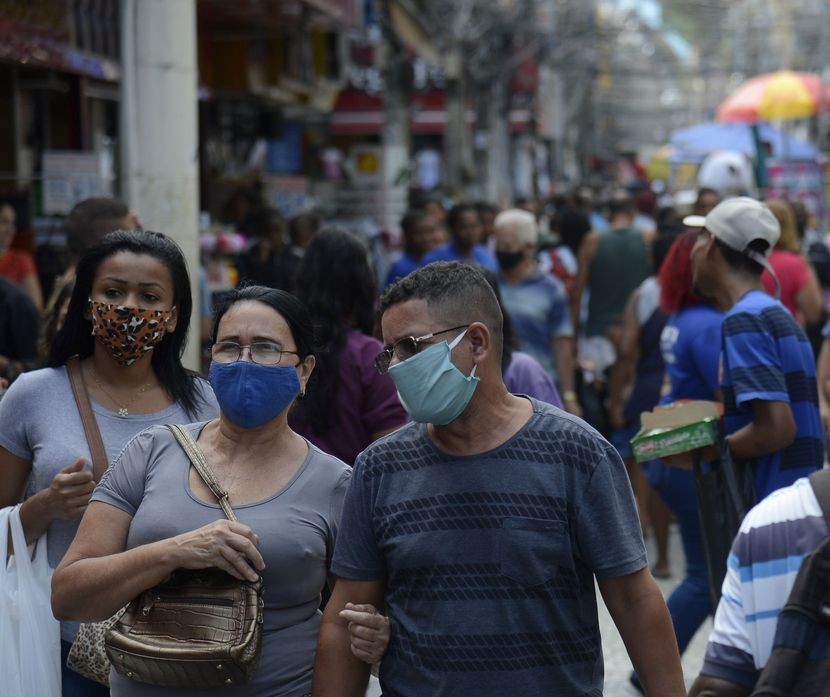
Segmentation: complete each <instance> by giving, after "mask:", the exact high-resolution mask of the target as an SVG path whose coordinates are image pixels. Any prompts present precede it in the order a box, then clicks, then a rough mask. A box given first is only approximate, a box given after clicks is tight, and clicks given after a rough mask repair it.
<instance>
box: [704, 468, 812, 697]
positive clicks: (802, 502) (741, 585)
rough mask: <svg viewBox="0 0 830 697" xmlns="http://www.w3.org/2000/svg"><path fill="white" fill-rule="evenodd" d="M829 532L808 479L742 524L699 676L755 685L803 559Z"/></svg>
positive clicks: (775, 496)
mask: <svg viewBox="0 0 830 697" xmlns="http://www.w3.org/2000/svg"><path fill="white" fill-rule="evenodd" d="M827 534H828V530H827V523H826V521H825V520H824V516H823V515H822V513H821V508H820V507H819V504H818V500H817V499H816V496H815V494H814V493H813V487H812V485H811V484H810V481H809V479H807V478H806V477H805V478H802V479H799V480H798V481H796V482H795V483H794V484H793V485H792V486H788V487H786V488H784V489H779V490H778V491H775V492H773V493H772V494H770V495H769V496H768V497H767V498H766V499H764V500H763V501H761V503H759V504H758V505H757V506H755V508H753V509H752V510H751V511H750V512H749V513H748V514H747V516H746V518H745V519H744V521H743V523H742V524H741V528H740V530H739V531H738V535H737V537H736V538H735V541H734V543H733V544H732V551H731V553H730V555H729V559H728V561H727V571H726V578H725V579H724V582H723V595H722V597H721V600H720V603H719V604H718V609H717V612H716V613H715V625H714V628H713V629H712V634H711V636H710V637H709V645H708V646H707V648H706V658H705V660H704V663H703V668H702V669H701V674H703V675H709V676H712V677H715V678H722V679H724V680H728V681H729V682H733V683H736V684H738V685H747V686H751V685H754V684H755V681H756V679H757V677H758V671H760V670H761V669H762V668H763V667H764V665H766V662H767V660H768V659H769V655H770V651H771V650H772V643H773V638H774V637H775V625H776V622H777V620H778V614H779V612H781V609H782V608H783V607H784V605H785V604H786V602H787V598H788V596H789V594H790V589H791V588H792V585H793V582H794V581H795V577H796V574H797V573H798V569H799V567H800V566H801V561H802V560H803V559H804V557H805V556H806V555H807V554H809V553H811V552H812V551H813V550H814V549H815V548H816V547H817V546H818V545H819V544H820V543H821V542H822V541H823V540H824V539H825V538H826V537H827Z"/></svg>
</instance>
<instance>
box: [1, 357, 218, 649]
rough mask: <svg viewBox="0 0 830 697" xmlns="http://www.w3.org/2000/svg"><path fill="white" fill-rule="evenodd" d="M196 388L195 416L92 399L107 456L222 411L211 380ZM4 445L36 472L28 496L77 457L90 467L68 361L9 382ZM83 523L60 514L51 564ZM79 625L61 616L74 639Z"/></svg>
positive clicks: (66, 634) (176, 408)
mask: <svg viewBox="0 0 830 697" xmlns="http://www.w3.org/2000/svg"><path fill="white" fill-rule="evenodd" d="M197 389H198V391H199V395H200V398H199V400H198V403H199V409H198V411H197V413H196V414H194V415H193V418H191V417H189V416H188V414H187V412H186V411H185V410H184V408H183V407H182V406H181V404H178V403H176V404H172V405H171V406H169V407H168V408H167V409H163V410H162V411H157V412H154V413H152V414H131V415H130V416H126V417H125V416H118V414H117V413H116V412H114V411H110V410H108V409H105V408H104V407H102V406H101V405H100V404H98V403H97V402H94V401H93V402H92V410H93V412H94V413H95V419H96V421H97V422H98V429H99V430H100V431H101V438H102V439H103V441H104V448H105V450H106V451H107V459H108V460H109V461H110V462H112V460H113V458H114V457H115V456H116V455H118V453H119V452H121V450H122V449H123V447H124V446H125V445H126V444H127V442H128V441H129V440H130V439H131V438H132V437H133V436H134V435H136V434H137V433H139V432H140V431H143V430H144V429H145V428H149V427H150V426H155V425H157V424H167V423H179V424H184V423H190V422H191V421H201V420H205V419H212V418H216V417H217V416H219V405H218V404H217V402H216V398H215V397H214V395H213V390H211V388H210V385H209V384H208V383H207V382H206V381H205V380H202V379H199V380H198V381H197ZM0 446H2V447H4V448H5V449H6V450H8V451H9V452H10V453H11V454H12V455H16V456H17V457H20V458H23V459H24V460H29V461H30V462H31V463H32V474H31V476H30V477H29V483H28V485H27V487H26V496H27V497H28V496H31V495H32V494H35V493H37V492H38V491H41V490H43V489H45V488H47V487H48V486H49V485H50V484H51V483H52V480H53V479H54V478H55V475H56V474H57V473H58V472H60V471H61V470H62V469H63V468H64V467H66V466H68V465H71V464H72V463H73V462H75V460H77V459H78V458H79V457H83V458H86V461H87V463H88V464H87V469H89V470H91V469H92V457H91V456H90V453H89V446H88V445H87V442H86V435H85V434H84V426H83V423H82V422H81V415H80V414H79V413H78V407H77V406H76V403H75V398H74V397H73V395H72V387H71V386H70V384H69V377H68V375H67V373H66V368H65V367H60V368H43V369H41V370H33V371H32V372H29V373H23V375H21V376H20V377H19V378H18V379H17V380H15V382H14V383H13V384H12V385H11V387H9V389H8V391H7V392H6V394H5V396H4V397H3V399H2V400H1V401H0ZM0 476H2V472H0ZM79 523H80V520H64V519H58V520H56V521H55V522H53V523H52V525H50V526H49V530H48V538H47V543H48V545H47V546H48V552H49V554H48V556H49V565H50V566H52V567H53V568H54V567H56V566H57V565H58V564H59V563H60V561H61V559H63V555H64V554H66V550H67V549H69V545H70V543H71V542H72V539H73V538H74V537H75V533H76V532H77V530H78V525H79ZM77 627H78V625H77V623H76V622H62V623H61V637H62V638H63V639H64V640H65V641H72V639H74V637H75V633H76V632H77Z"/></svg>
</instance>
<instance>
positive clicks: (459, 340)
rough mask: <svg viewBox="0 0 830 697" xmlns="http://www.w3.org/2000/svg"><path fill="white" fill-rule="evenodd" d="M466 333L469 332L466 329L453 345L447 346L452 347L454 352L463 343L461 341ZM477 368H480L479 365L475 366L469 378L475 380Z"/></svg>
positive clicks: (453, 341)
mask: <svg viewBox="0 0 830 697" xmlns="http://www.w3.org/2000/svg"><path fill="white" fill-rule="evenodd" d="M466 333H467V330H466V329H465V330H464V331H463V332H461V333H460V334H459V335H458V336H457V337H455V339H453V340H452V343H449V344H447V346H449V347H450V351H452V349H454V348H455V347H456V346H458V344H459V343H461V340H462V339H463V338H464V335H465V334H466ZM476 368H478V364H475V365H474V366H473V369H472V371H471V372H470V375H469V377H471V378H474V377H475V376H476Z"/></svg>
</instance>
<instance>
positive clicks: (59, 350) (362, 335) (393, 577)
mask: <svg viewBox="0 0 830 697" xmlns="http://www.w3.org/2000/svg"><path fill="white" fill-rule="evenodd" d="M663 203H667V202H665V201H664V202H663ZM229 211H233V212H234V215H235V217H236V218H238V220H237V224H238V227H239V228H240V229H241V230H242V231H243V232H244V233H245V234H246V235H247V238H248V246H247V248H246V250H245V251H243V252H241V253H240V254H238V255H237V258H236V259H235V264H236V267H237V268H238V270H239V281H240V283H239V286H238V287H237V288H236V289H234V290H232V291H230V292H227V293H224V294H222V295H221V296H217V297H210V296H209V294H208V293H207V289H206V287H205V284H204V283H203V282H202V283H201V284H200V296H199V297H198V298H193V297H192V296H191V278H190V275H189V272H188V269H187V267H186V264H185V261H184V257H183V255H182V252H181V250H180V249H179V248H178V246H177V245H176V244H175V243H174V242H173V241H172V240H171V238H170V237H168V236H167V235H164V234H162V233H157V232H150V231H145V230H142V226H141V223H140V220H139V218H138V216H137V214H136V213H134V212H132V211H130V210H129V208H128V207H127V206H126V205H124V204H123V203H121V202H119V201H116V200H112V199H90V200H87V201H83V202H81V203H79V204H78V205H77V206H76V207H75V209H74V210H73V211H72V213H71V214H70V215H69V217H68V218H67V220H66V222H65V227H66V237H67V244H68V256H67V257H66V264H65V265H64V268H62V269H61V270H60V273H59V274H56V276H55V278H53V279H52V282H51V285H50V286H49V287H48V288H42V287H41V285H40V283H39V281H38V274H37V269H36V267H35V265H34V261H33V257H32V255H31V254H29V253H28V252H26V251H23V250H21V249H19V248H18V247H15V246H11V245H12V241H13V239H14V237H15V211H14V209H13V207H12V206H10V205H6V204H3V205H0V252H2V253H0V300H1V301H0V377H2V379H3V381H4V384H5V385H6V386H8V389H7V391H6V393H5V394H4V395H3V398H2V400H0V471H2V473H3V476H2V477H0V506H13V505H16V504H21V506H20V518H21V522H22V526H23V530H24V533H25V536H26V539H27V541H28V542H29V543H31V542H34V541H35V540H37V539H39V538H41V537H42V536H43V535H47V540H48V557H49V563H50V566H51V567H52V568H54V569H56V571H55V575H54V578H53V596H52V605H53V609H54V612H55V615H56V616H57V617H58V618H59V619H60V620H61V628H60V638H61V657H60V661H61V670H62V684H63V688H62V689H63V695H65V696H70V695H71V696H74V695H92V696H94V695H97V694H110V693H111V694H113V695H148V696H149V695H160V694H170V695H173V694H184V692H183V691H165V692H160V691H159V689H158V688H157V687H153V686H151V685H147V684H144V683H142V682H139V681H138V680H136V679H133V678H132V677H130V676H127V675H122V674H121V673H119V672H118V671H116V670H115V669H113V670H112V672H111V679H110V684H109V685H108V686H106V685H101V684H98V683H96V682H93V681H92V680H90V679H89V678H88V677H85V676H84V675H81V674H80V673H78V672H76V671H75V670H73V669H72V668H70V667H68V666H67V665H66V660H67V656H68V654H69V652H70V649H71V647H72V643H73V641H74V640H75V638H76V634H77V631H78V626H79V624H78V623H79V622H87V621H100V620H105V619H106V618H108V617H109V616H111V615H112V614H113V613H115V612H116V611H117V610H118V609H119V608H121V607H123V606H124V605H125V604H126V603H127V602H129V601H130V600H131V599H132V598H134V597H136V596H137V595H139V594H140V593H141V592H143V591H145V590H147V589H149V588H152V587H153V586H155V585H157V584H159V583H161V582H162V581H163V580H164V579H166V578H167V577H168V576H169V575H170V574H171V573H172V572H173V571H174V570H176V569H179V568H189V569H198V568H207V567H218V568H220V569H222V570H224V571H226V572H227V573H228V574H230V575H231V576H234V577H237V578H240V579H249V580H256V579H257V578H259V577H260V576H261V578H262V581H263V587H264V589H265V593H264V598H265V606H264V619H263V630H264V631H263V637H264V638H263V644H262V649H261V655H260V668H259V669H258V671H257V673H256V675H255V677H254V679H253V680H252V681H251V682H249V683H248V684H246V685H237V686H234V687H233V688H228V689H227V690H226V693H227V694H233V695H274V696H285V697H301V696H304V695H311V694H313V695H314V697H335V696H337V697H341V696H342V697H353V696H354V697H357V696H358V695H362V694H363V691H364V690H365V686H366V681H367V679H368V675H369V670H370V664H371V663H377V662H379V663H380V680H381V685H382V687H383V689H384V690H385V691H386V692H387V693H388V694H394V695H425V694H430V695H457V694H461V693H462V692H464V691H468V692H474V693H476V694H485V695H486V694H493V695H496V694H499V695H504V694H517V689H518V687H517V686H521V694H522V695H537V694H538V695H540V696H541V695H547V694H550V689H551V688H550V686H551V685H556V686H557V689H559V690H560V692H561V694H567V695H571V694H572V695H583V694H584V695H589V694H590V695H599V694H601V693H602V683H603V667H602V651H601V644H600V638H599V628H598V624H597V612H596V603H597V598H596V593H595V587H596V588H598V589H599V591H600V595H601V596H602V599H603V601H604V602H605V604H606V605H607V606H608V608H609V610H610V613H611V615H612V617H613V619H614V621H615V624H616V626H617V628H618V629H619V631H620V634H621V635H622V638H623V640H624V641H625V643H626V647H627V649H628V653H629V656H630V658H631V661H632V668H633V671H632V673H631V683H632V685H633V686H635V687H636V688H637V689H640V690H641V691H643V692H644V693H645V694H649V695H660V696H661V697H662V696H668V697H671V696H673V695H678V696H679V695H684V694H686V692H685V685H684V681H683V676H682V672H681V668H680V659H679V656H680V654H682V653H683V651H684V650H685V649H686V647H687V646H688V644H689V642H690V641H691V639H692V638H693V636H694V635H695V633H696V632H697V631H698V629H699V628H700V627H701V625H702V624H703V622H704V620H705V619H706V617H707V616H709V615H710V614H712V613H713V611H714V610H715V608H716V612H715V615H714V616H715V626H714V631H713V633H712V636H711V638H710V642H709V646H708V649H707V654H706V661H705V663H704V666H703V670H702V674H701V676H700V677H699V678H698V680H697V681H696V682H695V685H694V687H693V688H692V694H695V695H698V694H699V695H724V696H727V695H743V694H746V695H748V694H749V692H750V691H751V688H752V686H753V684H754V683H755V680H756V679H757V675H758V671H759V670H761V669H762V668H763V667H764V665H765V663H766V662H767V659H768V657H769V655H770V652H771V649H772V643H773V636H774V633H775V619H776V616H777V613H778V612H779V611H780V610H781V608H782V607H783V606H784V603H785V602H786V600H787V595H788V592H789V588H790V586H791V585H792V580H793V575H794V570H797V564H796V565H795V568H794V569H793V568H792V566H791V565H790V567H787V568H786V570H785V571H784V572H782V573H780V574H779V575H780V577H781V578H780V579H779V581H780V582H778V583H776V584H773V585H774V586H775V588H774V590H771V585H770V584H769V583H766V582H765V583H763V584H761V583H758V582H757V578H756V577H755V574H754V572H753V570H757V565H758V564H760V563H764V564H769V563H771V561H772V560H774V559H778V558H782V559H786V560H792V559H794V558H795V559H796V560H800V559H801V558H802V557H803V556H804V555H806V554H808V553H810V552H811V551H812V550H813V549H814V548H815V547H816V545H817V544H818V543H819V542H820V541H821V540H822V539H823V538H824V537H826V535H827V524H826V523H825V522H824V519H823V518H822V516H821V512H820V507H819V504H818V501H817V500H816V498H815V496H814V495H813V494H812V490H811V487H810V485H809V484H808V483H807V481H806V480H805V479H804V477H805V476H806V475H809V474H810V473H811V472H814V471H816V470H819V469H821V468H822V465H823V462H824V435H823V434H824V429H825V428H826V426H827V422H828V421H830V416H828V414H830V408H828V407H827V406H826V405H827V404H828V403H830V393H828V388H830V384H828V379H830V348H828V347H829V346H830V339H828V340H825V341H824V343H822V337H821V331H820V327H821V325H822V323H823V322H824V321H825V320H826V318H827V307H826V301H825V294H826V290H825V288H824V286H823V285H822V284H823V281H824V280H825V278H824V277H825V276H828V278H827V279H826V280H828V281H830V274H828V273H827V271H828V270H827V269H825V268H824V267H823V266H822V263H823V261H824V260H825V258H826V257H830V254H824V253H822V252H821V249H820V248H819V247H817V246H816V245H820V246H824V247H823V248H824V250H825V252H826V251H827V247H826V246H825V241H824V240H823V239H822V238H821V235H818V234H817V233H816V232H815V231H812V232H809V233H808V228H809V227H810V221H809V220H808V219H807V218H806V217H805V211H804V209H803V208H800V207H799V206H798V205H791V204H790V203H789V202H787V201H768V202H764V203H762V202H759V201H756V200H753V199H749V198H745V197H734V198H725V199H724V200H721V197H720V195H719V194H718V192H716V191H713V190H709V189H704V190H701V191H700V192H699V194H698V197H697V200H696V201H695V203H694V205H693V206H692V208H691V209H690V210H683V209H682V208H681V207H677V208H675V207H673V206H672V205H670V203H667V205H663V206H662V207H660V208H658V207H657V200H656V197H655V196H654V195H653V194H652V193H651V191H650V190H649V189H648V188H642V189H641V190H640V191H639V192H632V191H620V192H615V193H613V194H610V195H608V196H607V197H606V200H604V201H599V200H598V199H597V198H596V197H594V196H593V195H591V192H590V191H587V190H586V189H584V188H578V189H576V190H575V191H574V193H573V194H572V195H569V196H562V197H558V198H556V199H554V200H551V201H549V202H547V205H545V206H536V205H535V202H517V205H516V206H515V207H512V208H510V207H506V208H503V209H502V208H499V207H496V206H494V205H491V204H489V203H486V202H478V203H473V202H469V203H468V202H460V203H456V204H455V205H452V206H450V207H448V208H445V207H444V206H443V205H442V201H441V200H440V199H437V198H430V199H429V200H426V201H424V202H423V204H422V205H418V206H413V207H412V209H411V210H409V211H407V212H406V214H405V215H404V216H403V218H402V220H401V224H400V227H401V246H400V249H399V250H398V251H397V253H395V252H390V253H389V254H386V255H383V256H378V255H377V254H373V253H371V251H370V250H369V249H368V247H367V245H366V244H365V242H364V241H363V240H362V239H361V238H360V237H359V236H357V235H355V234H353V233H352V232H350V231H348V230H345V229H342V228H339V227H336V226H332V225H328V224H326V221H325V220H323V219H322V218H321V217H320V216H319V215H317V214H316V213H303V214H301V215H298V216H295V217H294V218H292V219H290V220H286V219H285V218H283V216H282V215H280V213H279V212H278V211H276V210H274V209H271V208H268V207H267V206H264V205H260V204H259V203H258V202H256V201H253V202H252V201H247V200H246V201H245V205H244V206H236V205H234V206H231V207H230V208H229ZM689 213H690V214H691V215H687V214H689ZM379 278H380V279H385V287H379V286H378V284H377V281H376V279H379ZM44 291H46V292H45V293H44ZM194 302H197V303H198V306H199V307H200V308H201V313H202V327H201V332H200V334H201V336H200V337H199V338H200V339H201V341H202V342H203V343H204V344H205V345H206V346H207V347H209V353H210V363H209V368H208V369H207V370H206V371H205V374H204V375H199V374H197V373H194V372H191V371H188V370H186V369H185V368H184V367H183V365H182V362H181V356H182V351H183V347H184V344H185V341H186V339H187V333H188V328H189V326H190V320H191V315H192V313H193V306H194ZM828 326H830V323H828ZM816 337H818V338H817V339H816ZM818 347H821V351H820V359H819V362H818V366H817V362H816V357H815V348H818ZM73 374H77V376H78V380H79V381H80V382H79V384H80V385H81V386H82V387H81V388H80V389H82V390H83V391H85V393H86V394H87V395H88V397H89V400H90V401H91V404H92V414H93V418H94V421H95V424H96V426H97V430H98V431H99V432H100V438H101V440H102V441H103V446H104V450H105V461H104V462H97V461H95V457H94V455H95V449H94V446H93V444H92V443H90V442H89V440H88V433H89V430H88V428H87V427H86V426H87V424H85V422H84V418H83V417H82V413H81V411H79V406H78V405H80V401H78V395H77V389H79V388H78V387H77V385H76V383H75V382H73V378H72V375H73ZM683 400H708V401H713V402H718V403H720V404H722V406H723V412H724V419H723V436H724V438H723V441H722V443H721V444H720V447H713V448H708V449H704V450H702V451H697V452H695V453H691V454H688V455H685V456H684V455H681V456H678V457H674V458H666V459H665V460H653V461H651V462H645V463H638V462H637V461H636V460H635V459H634V457H633V453H632V450H631V445H630V442H631V440H632V438H633V437H634V435H635V434H636V433H637V432H638V430H639V429H640V414H641V413H642V412H644V411H649V410H651V409H652V408H654V407H655V406H657V405H666V404H670V403H674V402H678V401H683ZM823 417H824V421H823V420H822V418H823ZM167 424H188V426H187V428H188V430H189V432H190V433H191V435H192V436H193V438H194V439H195V440H196V443H197V444H198V446H199V448H200V449H201V450H202V452H203V453H204V455H205V457H206V459H207V461H208V462H209V464H210V465H211V466H212V468H213V469H214V471H215V474H216V477H217V479H218V481H219V482H220V484H221V485H222V486H223V487H224V488H225V489H227V490H228V492H229V495H230V498H229V500H230V503H231V505H232V506H233V507H234V509H235V510H236V513H237V515H238V517H239V522H229V521H228V520H225V519H224V518H223V516H222V514H221V510H220V508H219V505H218V504H214V503H213V498H212V495H211V492H210V489H209V488H208V487H207V485H206V484H204V483H203V482H202V480H201V479H200V477H199V476H198V475H197V474H196V472H195V471H194V470H192V469H191V468H190V465H189V461H188V457H187V455H186V454H185V452H184V451H183V450H182V449H181V448H180V447H179V446H178V444H177V442H176V439H175V438H174V436H173V434H172V432H171V431H170V430H169V429H167V428H164V426H165V425H167ZM726 461H728V462H730V463H734V466H735V467H736V469H737V471H738V472H739V473H740V474H741V476H742V478H743V480H744V481H746V482H748V483H747V485H746V486H745V487H744V489H743V490H742V492H741V493H742V494H743V497H744V498H743V499H742V505H743V508H742V509H741V510H740V511H738V512H737V513H738V519H737V520H736V524H735V529H734V530H730V532H731V533H733V534H734V533H737V535H736V537H735V539H734V545H733V547H732V551H731V553H730V555H729V558H728V560H727V558H726V553H725V551H724V554H723V555H722V558H721V559H713V558H712V553H711V549H709V548H708V547H707V545H708V540H707V531H710V530H711V529H712V527H713V520H714V519H715V517H716V513H717V512H716V511H712V510H710V509H707V505H708V504H707V502H706V501H705V500H702V499H699V498H698V495H697V491H698V489H699V486H700V481H699V476H700V473H701V472H717V471H720V468H722V467H725V465H724V462H726ZM692 463H694V467H693V466H692ZM755 504H757V506H755V507H754V508H753V506H754V505H755ZM749 509H752V510H751V511H749ZM747 511H749V513H748V515H746V517H745V519H743V520H742V521H741V520H740V518H741V517H742V516H743V514H745V513H747ZM673 523H676V524H677V526H678V528H679V531H680V535H681V538H682V542H683V552H684V555H685V562H686V564H685V573H684V578H683V580H682V581H681V582H680V584H679V585H678V586H677V587H676V588H675V590H674V591H673V593H672V594H671V595H670V597H669V598H668V599H667V601H664V600H663V598H662V596H661V595H660V592H659V589H658V587H657V585H656V584H655V583H654V580H653V576H656V577H666V576H668V575H669V574H670V565H669V560H668V547H667V539H668V534H669V533H668V531H669V527H670V525H672V524H673ZM738 525H740V527H739V528H738ZM773 526H775V529H776V531H777V532H776V536H777V537H776V540H777V541H776V543H775V544H774V545H773V547H774V548H773V549H768V548H766V547H765V546H764V545H765V544H766V542H767V541H768V539H769V535H768V534H767V533H766V532H765V531H767V530H769V529H770V528H771V527H773ZM781 531H784V532H781ZM648 536H653V537H654V540H655V543H656V544H655V550H656V557H655V558H654V559H651V560H648V559H647V557H646V551H645V545H644V542H643V540H644V537H648ZM785 566H786V565H785ZM595 580H596V584H597V585H596V586H595ZM721 583H722V584H723V585H722V587H721ZM2 621H3V619H2V618H0V622H2ZM315 646H316V652H315ZM687 677H692V676H687Z"/></svg>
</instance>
